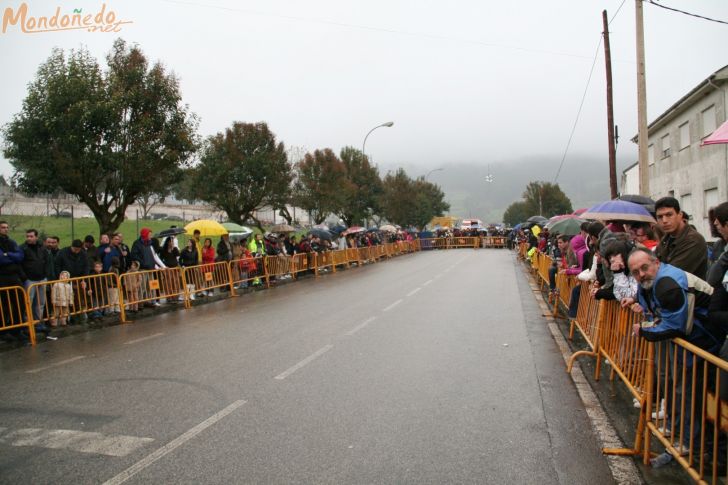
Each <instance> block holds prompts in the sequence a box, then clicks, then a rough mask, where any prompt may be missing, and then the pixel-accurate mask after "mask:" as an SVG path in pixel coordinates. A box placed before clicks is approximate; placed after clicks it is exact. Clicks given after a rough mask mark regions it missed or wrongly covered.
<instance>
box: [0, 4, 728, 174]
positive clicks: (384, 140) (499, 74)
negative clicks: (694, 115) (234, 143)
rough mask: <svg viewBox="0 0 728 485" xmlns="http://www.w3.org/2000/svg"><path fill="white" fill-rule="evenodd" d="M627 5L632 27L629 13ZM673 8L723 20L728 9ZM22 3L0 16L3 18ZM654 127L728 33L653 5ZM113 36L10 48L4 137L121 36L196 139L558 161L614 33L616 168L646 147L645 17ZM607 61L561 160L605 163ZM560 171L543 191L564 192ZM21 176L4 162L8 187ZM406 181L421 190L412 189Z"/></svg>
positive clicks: (553, 13)
mask: <svg viewBox="0 0 728 485" xmlns="http://www.w3.org/2000/svg"><path fill="white" fill-rule="evenodd" d="M101 3H102V2H101V1H90V0H88V1H87V0H77V1H74V2H66V1H64V2H61V1H60V0H57V1H52V0H44V1H30V2H28V5H29V13H30V14H31V15H35V16H40V15H52V14H53V13H54V11H55V8H56V6H59V5H62V11H63V12H67V13H70V12H71V10H72V9H74V8H82V9H83V12H84V13H95V12H96V11H98V9H99V8H100V6H101ZM622 3H624V5H623V6H622V8H621V10H620V11H619V12H618V13H617V9H618V8H619V7H620V5H621V4H622ZM662 3H663V4H665V5H668V6H671V7H675V8H679V9H683V10H688V11H691V12H695V13H698V14H702V15H705V16H709V17H715V18H719V19H722V20H728V1H726V0H663V1H662ZM19 4H20V2H19V1H14V2H8V1H5V0H2V1H0V6H2V10H3V11H4V10H5V8H7V7H13V8H17V7H18V6H19ZM644 8H645V30H646V51H647V87H648V112H649V113H648V117H649V119H650V120H652V119H654V118H655V117H656V116H658V115H659V114H660V113H662V112H663V111H664V110H665V109H667V108H668V107H669V106H670V105H671V104H672V103H673V102H675V101H676V100H677V99H679V98H680V97H681V96H683V95H684V94H685V93H687V92H688V91H689V90H690V89H692V88H693V87H694V86H695V85H696V84H698V83H699V82H700V81H702V80H703V79H705V78H706V77H708V76H709V75H710V74H711V73H713V72H715V71H716V70H718V69H719V68H721V67H722V66H724V65H726V64H728V54H727V53H726V45H728V42H727V41H728V25H724V24H718V23H713V22H707V21H704V20H700V19H697V18H693V17H689V16H686V15H682V14H678V13H674V12H669V11H667V10H663V9H661V8H658V7H656V6H653V5H649V4H645V7H644ZM107 9H113V10H114V11H115V13H116V15H117V17H118V18H120V19H123V20H130V21H132V22H133V23H131V24H127V25H123V26H122V30H121V32H119V33H118V34H107V33H89V32H86V31H82V30H81V31H68V32H52V33H34V34H24V33H21V32H19V29H18V28H17V27H12V26H10V27H9V28H8V32H7V33H5V34H1V33H0V59H2V66H3V69H2V87H3V89H2V90H1V91H0V123H2V124H5V123H7V122H8V121H9V120H10V119H11V117H12V115H13V114H14V113H17V112H18V111H19V110H20V108H21V103H22V100H23V98H24V97H25V95H26V86H27V83H28V82H29V81H30V80H32V79H33V77H34V76H35V72H36V70H37V68H38V66H39V64H41V63H42V62H44V61H45V60H46V59H47V58H48V56H49V54H50V51H51V49H52V48H53V47H62V48H64V49H70V48H75V47H79V46H80V45H84V46H86V47H87V48H88V49H89V50H90V51H91V53H92V54H94V55H95V56H97V57H98V58H102V57H103V56H104V55H105V54H106V53H107V52H108V51H109V49H110V47H111V45H112V42H113V40H114V39H115V38H116V37H117V36H121V37H122V38H124V39H125V40H127V41H130V42H134V43H138V44H139V45H140V46H141V48H142V50H143V51H144V52H145V54H146V55H147V56H148V57H149V58H150V59H153V60H161V61H162V62H163V63H164V64H165V65H166V66H167V68H168V69H170V70H173V71H174V72H175V73H176V74H177V75H178V76H179V78H180V81H181V89H182V95H183V99H184V102H185V103H187V104H189V106H190V108H191V110H192V111H193V112H195V113H196V114H197V115H198V116H199V117H200V119H201V124H200V134H201V135H203V136H208V135H210V134H213V133H216V132H218V131H221V130H223V129H224V128H225V127H227V126H229V125H230V123H231V122H232V121H234V120H239V121H246V122H254V121H266V122H268V124H269V126H270V127H271V129H272V130H273V131H274V132H275V133H276V135H277V136H278V138H279V139H280V140H282V141H283V142H285V144H286V145H287V146H300V147H305V148H306V149H309V150H312V149H316V148H324V147H330V148H333V149H334V150H336V151H338V150H339V149H340V148H341V147H342V146H345V145H353V146H355V147H361V145H362V141H363V139H364V136H365V135H366V134H367V132H368V131H369V130H370V129H371V128H372V127H374V126H377V125H379V124H381V123H384V122H387V121H393V122H394V126H393V127H392V128H381V129H378V130H377V131H376V132H374V133H373V134H372V135H371V136H370V137H369V139H368V141H367V146H366V151H367V154H369V155H370V156H371V157H372V158H373V159H374V161H375V162H376V163H377V164H379V165H381V166H387V167H393V166H398V165H400V164H402V165H406V166H408V167H411V166H422V172H423V173H424V172H425V171H426V170H428V169H429V168H432V167H437V166H441V165H445V164H450V163H460V162H467V163H479V164H483V165H487V164H489V163H508V162H510V163H517V162H518V160H519V159H522V158H524V157H533V156H549V157H552V158H553V157H558V158H560V157H561V156H562V155H563V153H564V149H565V146H566V143H567V140H568V138H569V134H570V132H571V129H572V125H573V124H574V120H575V117H576V113H577V110H578V107H579V103H580V101H581V98H582V94H583V92H584V89H585V87H586V82H587V77H588V74H589V71H590V68H591V65H592V62H593V59H594V55H595V52H596V51H597V46H598V42H599V39H600V36H601V32H602V19H601V12H602V10H603V9H607V11H608V13H609V16H610V18H611V17H612V16H614V15H615V14H616V17H615V19H614V21H613V22H612V24H611V26H610V31H611V43H612V53H613V54H612V55H613V70H614V96H615V119H616V123H617V124H618V125H619V132H620V135H621V137H622V138H621V140H620V141H621V143H620V145H619V148H618V153H619V157H620V160H621V161H632V160H634V159H635V157H636V147H635V146H634V145H633V144H632V143H631V142H629V138H631V137H632V136H633V135H634V134H635V133H636V119H637V115H636V91H635V86H636V81H635V76H636V74H635V62H634V60H635V40H634V39H635V20H634V18H635V4H634V1H633V0H627V1H626V2H622V0H603V1H596V0H569V1H566V0H550V1H543V0H522V1H499V2H496V1H482V0H478V1H475V0H472V1H471V0H462V1H458V2H443V1H437V2H435V1H430V0H417V1H415V0H409V1H404V0H367V1H362V0H359V1H350V0H336V1H334V0H276V1H249V0H237V1H231V0H195V1H186V0H180V1H173V0H146V1H137V0H127V1H114V0H111V1H108V2H107ZM605 103H606V102H605V75H604V56H603V50H602V48H601V47H600V48H599V57H598V59H597V64H596V68H595V70H594V74H593V78H592V80H591V84H590V87H589V90H588V94H587V97H586V101H585V104H584V109H583V112H582V114H581V119H580V121H579V124H578V127H577V130H576V133H575V135H574V139H573V142H572V145H571V149H570V151H569V156H568V157H567V159H566V167H567V168H568V165H569V164H570V163H578V158H579V155H580V154H583V155H597V156H604V157H606V108H605ZM554 171H555V167H553V166H552V165H551V166H547V167H544V173H543V174H534V178H540V179H544V180H552V179H553V176H554ZM11 172H12V170H11V167H10V165H9V163H8V162H7V161H5V160H4V159H3V160H0V173H2V174H4V175H9V174H10V173H11ZM411 175H412V176H417V175H422V174H417V173H412V174H411Z"/></svg>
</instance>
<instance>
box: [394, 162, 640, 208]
mask: <svg viewBox="0 0 728 485" xmlns="http://www.w3.org/2000/svg"><path fill="white" fill-rule="evenodd" d="M560 161H561V160H560V158H555V157H551V158H540V159H535V158H525V159H519V160H513V161H510V162H507V163H493V164H491V165H490V173H491V174H492V175H493V179H494V180H493V182H492V183H488V182H486V176H487V175H488V169H489V167H488V165H483V164H475V163H450V164H443V165H440V166H439V167H442V168H443V170H441V171H437V172H432V173H431V174H430V176H429V178H428V180H429V181H430V182H433V183H436V184H438V185H439V186H440V187H441V188H442V190H443V191H444V192H445V196H446V199H447V201H448V202H449V203H450V206H451V209H450V214H452V215H454V216H458V217H477V218H479V219H483V220H484V221H487V222H500V221H501V220H502V218H503V212H504V211H505V210H506V208H507V207H508V206H509V205H510V204H511V203H513V202H515V201H517V200H521V196H522V194H523V191H524V190H525V188H526V185H527V184H528V183H529V182H531V181H535V180H541V181H546V182H553V180H554V176H555V175H556V171H557V169H558V166H559V163H560ZM626 166H627V163H618V164H617V184H618V190H619V182H620V177H621V172H622V170H623V169H624V168H625V167H626ZM439 167H427V168H422V167H416V166H407V165H403V166H402V168H404V169H405V170H406V171H407V173H408V174H409V176H410V177H419V176H424V175H426V174H427V173H428V172H429V171H430V170H431V169H433V168H439ZM394 168H395V167H389V166H380V167H379V170H380V174H381V175H382V176H384V175H385V174H386V173H387V170H392V169H394ZM557 182H558V184H559V185H560V186H561V190H563V191H564V193H566V195H567V196H568V197H569V199H571V203H572V205H573V207H574V209H578V208H580V207H589V206H591V205H594V204H596V203H598V202H602V201H604V200H607V199H609V169H608V167H607V161H606V160H605V159H602V158H601V157H595V156H593V155H592V156H576V155H573V156H569V158H567V160H566V162H565V163H564V167H563V168H562V170H561V173H560V175H559V178H558V180H557Z"/></svg>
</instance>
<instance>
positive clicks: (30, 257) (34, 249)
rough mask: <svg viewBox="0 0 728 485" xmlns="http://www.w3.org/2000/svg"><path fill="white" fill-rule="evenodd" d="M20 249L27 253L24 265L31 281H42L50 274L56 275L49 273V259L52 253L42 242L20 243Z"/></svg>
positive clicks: (26, 274) (26, 275)
mask: <svg viewBox="0 0 728 485" xmlns="http://www.w3.org/2000/svg"><path fill="white" fill-rule="evenodd" d="M20 249H22V250H23V254H24V255H25V256H24V258H23V263H22V266H23V271H24V272H25V277H26V278H28V279H29V280H30V281H40V280H42V279H44V278H47V277H48V276H50V277H51V278H52V277H54V276H55V275H49V274H48V270H49V268H48V259H49V258H50V253H49V252H48V250H47V249H46V248H44V247H43V245H42V244H39V243H36V244H34V245H32V246H31V245H29V244H28V243H24V244H21V245H20Z"/></svg>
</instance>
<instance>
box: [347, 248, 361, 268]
mask: <svg viewBox="0 0 728 485" xmlns="http://www.w3.org/2000/svg"><path fill="white" fill-rule="evenodd" d="M346 259H347V260H348V261H349V263H356V264H357V265H359V266H361V263H362V259H361V252H359V248H348V249H347V250H346Z"/></svg>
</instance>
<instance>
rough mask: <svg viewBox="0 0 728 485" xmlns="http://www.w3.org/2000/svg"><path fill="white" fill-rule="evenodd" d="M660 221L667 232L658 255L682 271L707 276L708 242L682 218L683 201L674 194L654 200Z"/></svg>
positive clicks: (663, 229) (659, 224) (659, 247)
mask: <svg viewBox="0 0 728 485" xmlns="http://www.w3.org/2000/svg"><path fill="white" fill-rule="evenodd" d="M655 213H656V215H657V224H658V226H659V227H660V229H661V230H662V231H663V232H664V234H665V235H664V236H663V237H662V239H661V240H660V244H659V246H657V250H656V253H657V257H658V258H659V259H660V261H662V262H663V263H669V264H671V265H672V266H676V267H678V268H680V269H682V270H683V271H687V272H688V273H691V274H694V275H695V276H697V277H698V278H705V273H706V270H707V267H708V245H707V244H706V243H705V238H703V236H702V235H701V234H700V233H699V232H698V231H696V230H695V229H693V228H692V227H691V226H690V225H689V224H688V223H687V221H685V219H684V218H683V212H682V211H681V210H680V203H679V202H678V201H677V199H675V198H674V197H663V198H662V199H659V200H658V201H657V202H655Z"/></svg>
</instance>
